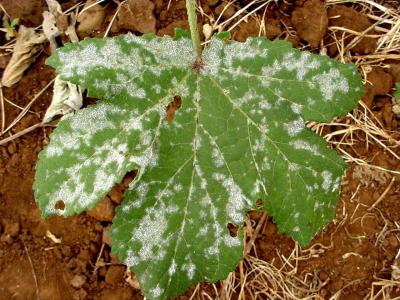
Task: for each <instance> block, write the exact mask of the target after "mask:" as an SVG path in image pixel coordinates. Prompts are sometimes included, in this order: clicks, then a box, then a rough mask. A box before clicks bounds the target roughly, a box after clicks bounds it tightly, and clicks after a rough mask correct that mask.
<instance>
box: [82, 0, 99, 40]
mask: <svg viewBox="0 0 400 300" xmlns="http://www.w3.org/2000/svg"><path fill="white" fill-rule="evenodd" d="M95 3H96V1H95V0H88V1H86V3H85V7H84V8H87V7H90V8H89V9H86V10H85V11H84V12H83V13H82V14H80V15H79V17H78V22H79V25H78V29H77V31H78V32H83V33H90V32H92V31H95V30H99V29H100V28H101V26H102V25H103V21H104V18H105V10H104V7H103V6H101V5H100V4H95ZM93 4H94V5H93Z"/></svg>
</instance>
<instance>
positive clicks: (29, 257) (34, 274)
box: [22, 242, 40, 300]
mask: <svg viewBox="0 0 400 300" xmlns="http://www.w3.org/2000/svg"><path fill="white" fill-rule="evenodd" d="M22 244H23V245H24V249H25V252H26V255H27V256H28V260H29V264H30V265H31V269H32V276H33V280H34V281H35V286H36V299H37V300H40V292H39V285H38V280H37V277H36V273H35V268H34V267H33V263H32V259H31V256H30V255H29V252H28V249H27V248H26V246H25V243H24V242H22Z"/></svg>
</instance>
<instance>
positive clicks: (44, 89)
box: [0, 78, 55, 135]
mask: <svg viewBox="0 0 400 300" xmlns="http://www.w3.org/2000/svg"><path fill="white" fill-rule="evenodd" d="M54 81H55V78H54V79H52V80H51V81H50V82H49V83H48V84H46V86H45V87H44V88H43V89H41V91H40V92H39V93H37V94H36V95H35V97H33V99H32V100H31V101H30V102H29V103H28V104H27V105H26V106H25V108H24V110H23V111H21V112H20V113H19V115H18V116H17V117H16V118H15V120H14V121H13V122H11V124H10V125H9V126H8V127H7V128H6V129H5V130H4V131H3V132H2V133H1V134H0V135H2V134H4V133H6V132H7V131H9V130H10V129H11V128H13V127H14V126H15V124H17V123H18V122H19V121H20V120H21V119H22V118H23V117H24V116H25V115H26V114H27V112H28V111H29V108H30V107H31V106H32V104H33V103H34V102H35V101H36V100H37V99H38V98H39V97H40V96H41V95H42V94H43V93H44V92H45V91H46V90H47V89H48V88H49V87H50V86H51V85H52V84H53V82H54Z"/></svg>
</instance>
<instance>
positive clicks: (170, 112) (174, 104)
mask: <svg viewBox="0 0 400 300" xmlns="http://www.w3.org/2000/svg"><path fill="white" fill-rule="evenodd" d="M181 105H182V98H181V96H179V95H177V96H174V100H172V101H171V102H170V103H169V104H168V106H167V110H166V111H167V117H166V120H167V122H168V123H171V122H172V121H173V120H174V117H175V112H176V111H177V110H178V109H179V108H180V107H181Z"/></svg>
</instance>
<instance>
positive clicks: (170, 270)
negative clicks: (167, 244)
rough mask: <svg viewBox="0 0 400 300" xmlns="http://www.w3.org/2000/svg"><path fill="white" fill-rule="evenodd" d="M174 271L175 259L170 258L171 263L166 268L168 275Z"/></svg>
mask: <svg viewBox="0 0 400 300" xmlns="http://www.w3.org/2000/svg"><path fill="white" fill-rule="evenodd" d="M175 272H176V262H175V259H173V260H172V263H171V265H170V266H169V268H168V275H169V276H170V277H171V276H172V275H174V274H175Z"/></svg>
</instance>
